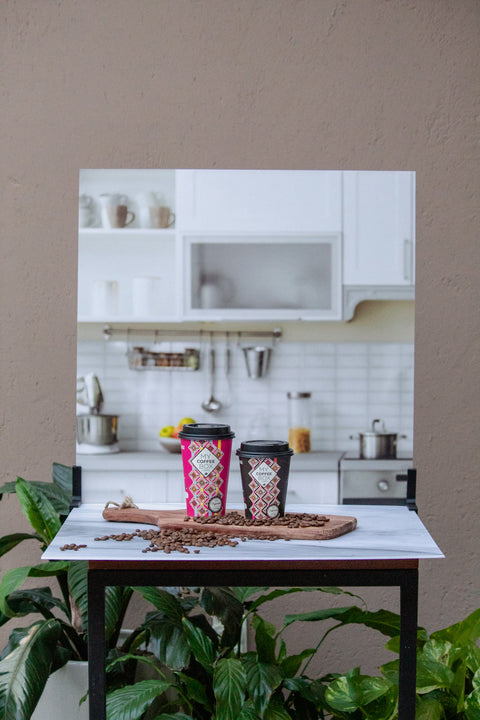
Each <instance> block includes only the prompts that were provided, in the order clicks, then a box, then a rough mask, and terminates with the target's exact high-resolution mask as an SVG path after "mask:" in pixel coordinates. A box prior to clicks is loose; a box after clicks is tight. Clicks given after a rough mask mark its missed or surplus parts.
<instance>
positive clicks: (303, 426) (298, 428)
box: [287, 392, 312, 453]
mask: <svg viewBox="0 0 480 720" xmlns="http://www.w3.org/2000/svg"><path fill="white" fill-rule="evenodd" d="M287 398H288V428H289V429H288V444H289V445H290V447H291V448H292V450H293V452H294V453H306V452H310V449H311V444H310V427H311V424H312V409H311V398H312V395H311V393H309V392H289V393H287Z"/></svg>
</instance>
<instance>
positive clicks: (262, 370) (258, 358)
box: [242, 346, 272, 379]
mask: <svg viewBox="0 0 480 720" xmlns="http://www.w3.org/2000/svg"><path fill="white" fill-rule="evenodd" d="M242 350H243V355H244V357H245V364H246V366H247V374H248V377H249V378H253V379H257V378H262V377H265V375H266V374H267V371H268V368H269V365H270V357H271V355H272V348H269V347H260V346H256V347H253V346H252V347H244V348H242Z"/></svg>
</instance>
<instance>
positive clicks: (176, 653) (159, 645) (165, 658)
mask: <svg viewBox="0 0 480 720" xmlns="http://www.w3.org/2000/svg"><path fill="white" fill-rule="evenodd" d="M143 627H144V629H145V630H147V631H148V632H150V648H151V651H152V652H153V653H154V654H155V655H156V657H158V659H159V660H160V662H161V663H162V664H163V665H166V666H167V667H169V668H171V669H172V670H182V669H183V668H184V667H186V666H187V665H188V663H189V661H190V655H191V651H190V645H189V644H188V641H187V638H186V636H185V632H184V629H183V627H182V626H181V625H180V626H179V625H178V623H177V622H176V621H175V622H174V621H172V620H170V618H167V617H164V616H163V615H162V614H161V613H159V614H158V613H157V614H155V613H153V614H152V615H150V616H149V617H148V618H147V620H146V621H145V622H144V623H143Z"/></svg>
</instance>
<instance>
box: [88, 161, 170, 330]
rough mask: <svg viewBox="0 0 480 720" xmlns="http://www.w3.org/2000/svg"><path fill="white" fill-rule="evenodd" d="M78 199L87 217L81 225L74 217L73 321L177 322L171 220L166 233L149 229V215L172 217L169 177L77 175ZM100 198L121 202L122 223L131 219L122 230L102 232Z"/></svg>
mask: <svg viewBox="0 0 480 720" xmlns="http://www.w3.org/2000/svg"><path fill="white" fill-rule="evenodd" d="M79 193H80V195H81V196H82V197H83V198H84V199H85V196H87V198H88V199H89V200H88V202H89V207H91V208H92V212H91V217H90V218H89V219H88V220H87V221H86V219H85V218H84V217H83V216H82V215H81V214H80V215H79V221H80V225H81V226H80V228H79V233H78V320H79V321H80V322H115V321H116V322H144V321H145V322H149V321H157V322H158V321H174V320H177V319H178V309H179V304H178V303H177V298H178V296H179V294H178V287H177V254H176V231H175V223H174V215H173V214H172V215H171V219H172V221H173V223H174V224H173V225H172V227H170V228H168V229H167V228H165V229H164V228H156V227H153V228H152V227H151V225H152V217H151V215H150V207H151V206H152V207H156V206H158V205H161V206H163V207H168V208H170V209H171V212H172V213H174V212H175V202H176V199H175V171H174V170H110V169H107V170H103V169H102V170H81V171H80V180H79ZM106 194H117V195H119V196H123V198H124V200H123V201H122V202H124V203H125V204H126V205H127V207H128V211H129V213H130V214H129V216H128V218H129V219H131V218H132V216H133V220H132V222H129V224H128V226H127V227H121V228H110V227H105V226H104V225H105V220H106V218H105V211H104V209H102V198H103V197H105V195H106ZM152 212H153V211H152ZM107 220H108V218H107ZM84 225H87V226H86V227H85V226H84Z"/></svg>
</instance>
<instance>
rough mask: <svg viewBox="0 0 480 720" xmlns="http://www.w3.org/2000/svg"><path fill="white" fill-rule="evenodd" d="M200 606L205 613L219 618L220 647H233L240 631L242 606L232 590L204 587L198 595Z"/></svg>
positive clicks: (238, 638) (237, 640)
mask: <svg viewBox="0 0 480 720" xmlns="http://www.w3.org/2000/svg"><path fill="white" fill-rule="evenodd" d="M200 604H201V606H202V607H203V608H204V610H205V612H207V613H208V614H209V615H213V616H215V617H217V618H219V620H220V621H221V623H222V625H223V632H222V637H221V639H220V645H221V646H222V647H227V648H233V647H235V645H236V644H237V643H238V642H239V640H240V634H241V630H242V621H243V604H242V603H241V602H240V600H239V599H238V598H237V597H236V595H235V593H234V592H233V588H229V587H206V588H204V589H203V591H202V593H201V595H200Z"/></svg>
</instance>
